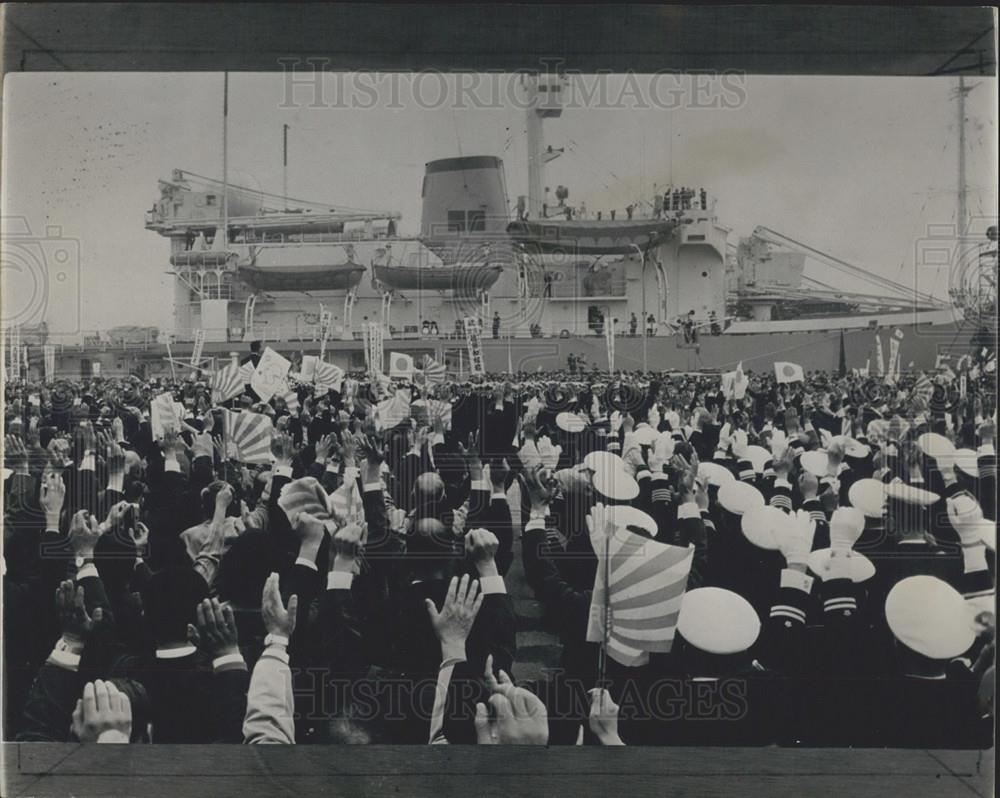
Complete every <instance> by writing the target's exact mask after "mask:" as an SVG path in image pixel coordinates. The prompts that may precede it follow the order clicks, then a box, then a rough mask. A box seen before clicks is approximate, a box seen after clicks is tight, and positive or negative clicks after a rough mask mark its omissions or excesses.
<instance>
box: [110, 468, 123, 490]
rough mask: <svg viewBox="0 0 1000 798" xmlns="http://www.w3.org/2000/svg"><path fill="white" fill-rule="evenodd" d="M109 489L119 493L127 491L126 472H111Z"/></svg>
mask: <svg viewBox="0 0 1000 798" xmlns="http://www.w3.org/2000/svg"><path fill="white" fill-rule="evenodd" d="M108 490H113V491H115V492H117V493H124V492H125V474H123V473H122V474H110V475H109V476H108Z"/></svg>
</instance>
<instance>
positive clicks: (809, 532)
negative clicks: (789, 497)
mask: <svg viewBox="0 0 1000 798" xmlns="http://www.w3.org/2000/svg"><path fill="white" fill-rule="evenodd" d="M815 534H816V523H815V522H814V521H813V520H812V519H811V518H810V517H809V513H808V511H806V510H798V511H796V513H795V516H794V518H793V519H790V520H789V523H787V524H782V525H781V526H780V527H778V529H776V530H775V533H774V536H775V539H776V542H777V544H778V550H779V551H780V552H781V554H782V556H784V558H785V562H786V563H787V565H788V567H789V568H793V569H795V570H798V571H802V572H805V569H806V563H807V559H808V557H809V552H810V551H812V542H813V536H814V535H815Z"/></svg>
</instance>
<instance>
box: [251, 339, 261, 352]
mask: <svg viewBox="0 0 1000 798" xmlns="http://www.w3.org/2000/svg"><path fill="white" fill-rule="evenodd" d="M260 346H261V342H260V341H251V342H250V351H251V352H253V353H254V354H255V355H256V354H259V353H260Z"/></svg>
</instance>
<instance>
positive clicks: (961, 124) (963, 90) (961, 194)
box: [955, 75, 973, 235]
mask: <svg viewBox="0 0 1000 798" xmlns="http://www.w3.org/2000/svg"><path fill="white" fill-rule="evenodd" d="M972 88H973V87H972V86H966V85H965V76H964V75H959V76H958V218H957V219H956V223H955V226H956V227H957V228H958V234H959V235H963V234H964V233H965V225H966V222H967V219H968V216H967V213H968V210H967V207H966V206H967V203H968V185H967V181H966V176H965V95H966V94H968V93H969V92H970V91H971V90H972Z"/></svg>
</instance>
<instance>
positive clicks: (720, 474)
mask: <svg viewBox="0 0 1000 798" xmlns="http://www.w3.org/2000/svg"><path fill="white" fill-rule="evenodd" d="M698 476H699V477H701V478H702V479H705V480H707V481H708V484H709V485H715V486H716V487H720V486H722V485H728V484H729V483H730V482H735V481H736V475H735V474H733V472H732V471H730V470H729V469H728V468H726V467H725V466H721V465H719V464H718V463H710V462H705V463H698Z"/></svg>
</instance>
